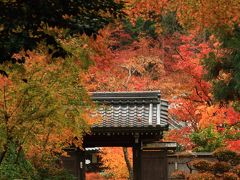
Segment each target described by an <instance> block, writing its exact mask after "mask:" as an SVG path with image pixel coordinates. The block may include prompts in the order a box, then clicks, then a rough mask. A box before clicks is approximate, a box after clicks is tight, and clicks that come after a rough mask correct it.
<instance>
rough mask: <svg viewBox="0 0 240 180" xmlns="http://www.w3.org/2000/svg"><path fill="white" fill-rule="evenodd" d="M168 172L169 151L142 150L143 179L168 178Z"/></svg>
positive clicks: (165, 179) (162, 179)
mask: <svg viewBox="0 0 240 180" xmlns="http://www.w3.org/2000/svg"><path fill="white" fill-rule="evenodd" d="M167 172H168V164H167V153H166V152H165V151H142V153H141V180H167V179H168V173H167Z"/></svg>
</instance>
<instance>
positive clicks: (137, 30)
mask: <svg viewBox="0 0 240 180" xmlns="http://www.w3.org/2000/svg"><path fill="white" fill-rule="evenodd" d="M123 25H124V31H125V32H126V33H128V34H130V36H131V37H132V39H133V40H138V38H139V36H140V35H142V36H144V37H151V38H156V37H157V35H158V34H157V33H156V23H155V22H154V21H153V20H144V19H143V18H141V17H139V18H138V19H137V20H136V23H135V24H132V23H131V22H130V21H129V20H127V19H126V20H125V21H124V24H123Z"/></svg>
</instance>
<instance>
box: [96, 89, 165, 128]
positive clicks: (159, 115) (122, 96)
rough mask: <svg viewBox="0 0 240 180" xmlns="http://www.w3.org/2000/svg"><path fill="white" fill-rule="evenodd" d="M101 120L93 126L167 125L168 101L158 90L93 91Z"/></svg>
mask: <svg viewBox="0 0 240 180" xmlns="http://www.w3.org/2000/svg"><path fill="white" fill-rule="evenodd" d="M92 99H93V100H94V101H96V102H97V104H98V105H99V106H98V108H97V109H98V112H99V113H100V114H101V116H102V121H101V122H100V123H99V124H95V125H94V126H93V127H106V128H110V127H119V128H123V127H136V128H138V127H165V126H167V125H168V102H167V101H165V100H162V99H160V92H159V91H143V92H95V93H92Z"/></svg>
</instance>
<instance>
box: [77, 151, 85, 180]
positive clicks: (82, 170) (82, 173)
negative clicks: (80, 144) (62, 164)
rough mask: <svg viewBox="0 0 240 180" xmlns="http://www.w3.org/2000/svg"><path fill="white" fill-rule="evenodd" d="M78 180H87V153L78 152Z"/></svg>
mask: <svg viewBox="0 0 240 180" xmlns="http://www.w3.org/2000/svg"><path fill="white" fill-rule="evenodd" d="M78 162H79V164H78V168H79V169H78V172H79V173H78V179H79V180H85V151H84V150H80V149H79V150H78Z"/></svg>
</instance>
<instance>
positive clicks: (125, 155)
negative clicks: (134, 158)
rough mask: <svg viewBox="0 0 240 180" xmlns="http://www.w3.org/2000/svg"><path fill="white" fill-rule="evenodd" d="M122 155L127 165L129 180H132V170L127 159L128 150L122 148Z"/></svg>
mask: <svg viewBox="0 0 240 180" xmlns="http://www.w3.org/2000/svg"><path fill="white" fill-rule="evenodd" d="M123 154H124V160H125V162H126V164H127V168H128V173H129V180H133V168H132V166H131V162H130V160H129V157H128V150H127V148H126V147H123Z"/></svg>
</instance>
